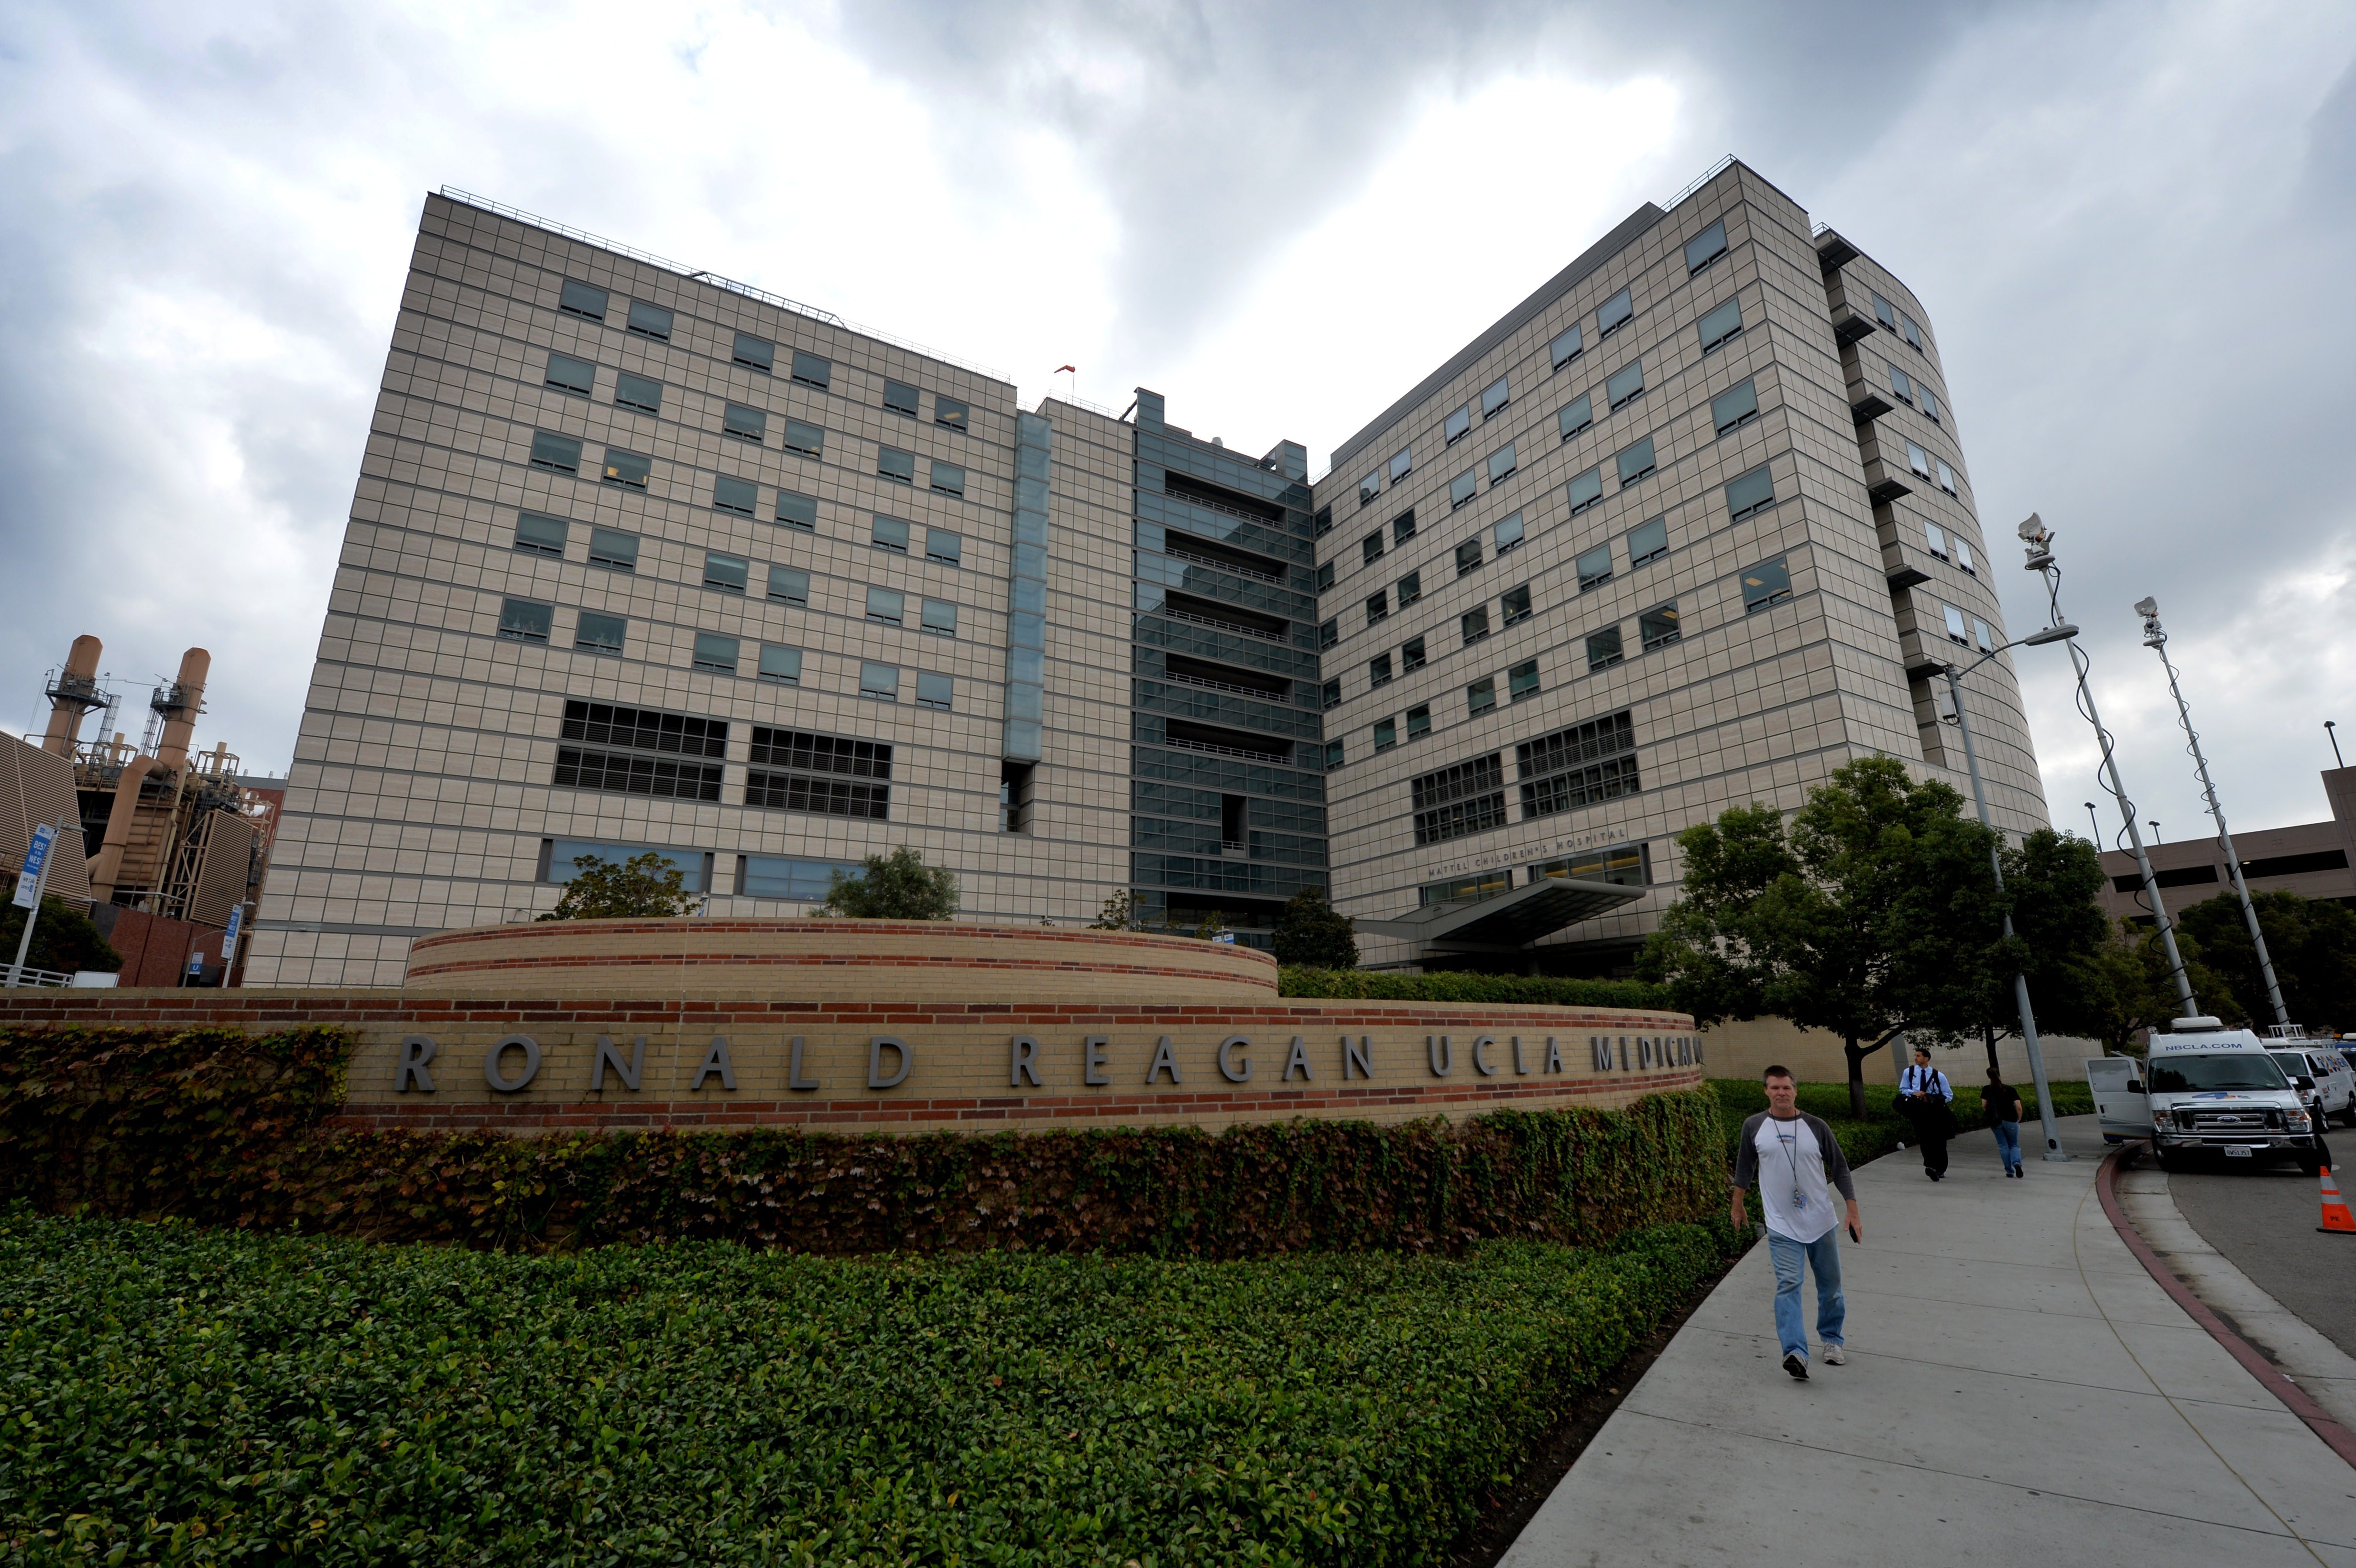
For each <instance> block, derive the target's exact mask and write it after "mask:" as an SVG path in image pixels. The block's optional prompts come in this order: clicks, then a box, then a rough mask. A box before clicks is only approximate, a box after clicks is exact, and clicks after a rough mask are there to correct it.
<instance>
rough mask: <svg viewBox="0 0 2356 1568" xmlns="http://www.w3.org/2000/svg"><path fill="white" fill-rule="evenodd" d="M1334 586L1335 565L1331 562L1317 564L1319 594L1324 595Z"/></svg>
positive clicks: (1324, 561) (1325, 561)
mask: <svg viewBox="0 0 2356 1568" xmlns="http://www.w3.org/2000/svg"><path fill="white" fill-rule="evenodd" d="M1331 587H1333V562H1332V561H1330V560H1323V561H1319V562H1318V563H1317V592H1320V593H1323V592H1325V591H1326V590H1327V589H1328V588H1331Z"/></svg>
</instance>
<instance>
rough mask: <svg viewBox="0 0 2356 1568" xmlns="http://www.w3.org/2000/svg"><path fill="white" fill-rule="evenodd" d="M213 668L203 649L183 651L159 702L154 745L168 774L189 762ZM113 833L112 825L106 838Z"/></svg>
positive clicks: (208, 656)
mask: <svg viewBox="0 0 2356 1568" xmlns="http://www.w3.org/2000/svg"><path fill="white" fill-rule="evenodd" d="M212 667H213V656H212V655H210V654H209V653H207V652H205V650H204V649H202V648H190V649H189V650H188V651H187V653H185V654H182V655H181V656H180V677H179V678H178V679H177V680H176V681H174V682H173V683H172V688H171V691H170V693H169V695H168V699H167V700H166V701H163V702H159V703H158V704H157V705H156V706H157V707H158V708H159V709H161V711H162V712H163V714H164V739H163V741H162V743H161V744H159V745H158V746H157V747H156V748H155V765H156V766H157V767H159V768H162V769H164V770H165V771H166V772H167V773H178V772H179V771H180V770H181V769H182V768H184V767H186V766H187V762H188V736H189V735H190V734H191V733H192V732H193V731H195V729H196V727H197V709H199V708H201V707H203V706H204V701H205V677H206V676H208V675H209V674H211V673H212ZM113 836H114V834H113V829H112V827H109V828H108V830H107V837H109V838H112V837H113ZM101 853H103V851H101Z"/></svg>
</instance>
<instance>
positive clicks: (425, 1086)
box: [392, 1034, 435, 1094]
mask: <svg viewBox="0 0 2356 1568" xmlns="http://www.w3.org/2000/svg"><path fill="white" fill-rule="evenodd" d="M434 1050H435V1047H434V1041H433V1040H431V1039H429V1038H428V1037H426V1036H424V1035H422V1034H408V1035H403V1036H402V1037H401V1072H399V1073H398V1074H397V1075H395V1077H394V1078H393V1081H392V1092H393V1093H396V1094H405V1093H408V1092H409V1089H410V1085H412V1083H413V1084H415V1085H416V1086H417V1089H418V1091H419V1093H425V1094H431V1093H434V1074H433V1073H431V1072H427V1071H426V1067H425V1064H426V1063H427V1062H429V1061H433V1060H434Z"/></svg>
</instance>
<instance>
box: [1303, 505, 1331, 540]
mask: <svg viewBox="0 0 2356 1568" xmlns="http://www.w3.org/2000/svg"><path fill="white" fill-rule="evenodd" d="M1309 528H1310V537H1311V538H1312V539H1323V538H1324V537H1325V536H1326V535H1327V534H1330V533H1332V532H1333V507H1318V508H1317V515H1316V517H1312V518H1311V519H1310V523H1309Z"/></svg>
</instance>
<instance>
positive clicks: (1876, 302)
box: [1873, 294, 1898, 332]
mask: <svg viewBox="0 0 2356 1568" xmlns="http://www.w3.org/2000/svg"><path fill="white" fill-rule="evenodd" d="M1873 319H1874V320H1876V321H1878V322H1879V323H1881V325H1884V326H1886V327H1888V328H1889V329H1890V331H1892V332H1895V331H1897V330H1898V313H1897V312H1896V311H1893V310H1891V309H1890V302H1889V301H1888V300H1886V299H1883V298H1882V297H1881V296H1880V295H1879V294H1875V295H1874V296H1873Z"/></svg>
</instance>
